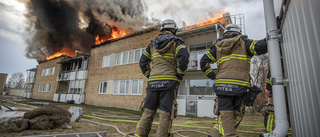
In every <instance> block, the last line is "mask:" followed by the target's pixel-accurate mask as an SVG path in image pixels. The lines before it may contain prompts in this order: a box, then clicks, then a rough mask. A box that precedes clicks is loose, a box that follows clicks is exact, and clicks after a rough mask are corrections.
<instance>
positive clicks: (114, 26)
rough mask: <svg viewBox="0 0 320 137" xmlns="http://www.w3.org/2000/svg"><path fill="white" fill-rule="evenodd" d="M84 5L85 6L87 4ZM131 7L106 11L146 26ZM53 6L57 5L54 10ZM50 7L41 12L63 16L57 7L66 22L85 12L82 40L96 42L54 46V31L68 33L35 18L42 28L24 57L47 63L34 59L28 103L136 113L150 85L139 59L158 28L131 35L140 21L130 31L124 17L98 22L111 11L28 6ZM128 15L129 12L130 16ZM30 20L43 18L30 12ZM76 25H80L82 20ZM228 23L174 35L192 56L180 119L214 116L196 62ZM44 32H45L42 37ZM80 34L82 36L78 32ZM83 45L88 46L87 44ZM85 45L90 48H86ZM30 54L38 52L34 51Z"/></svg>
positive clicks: (66, 4) (207, 84)
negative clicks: (117, 11)
mask: <svg viewBox="0 0 320 137" xmlns="http://www.w3.org/2000/svg"><path fill="white" fill-rule="evenodd" d="M86 2H87V4H88V3H90V2H91V1H90V2H89V1H85V3H86ZM135 2H136V4H135V5H136V6H137V7H136V8H134V9H135V10H133V9H126V8H124V7H125V6H124V5H126V4H129V5H130V4H132V3H130V2H125V3H121V2H115V3H114V2H113V3H112V2H111V3H108V2H107V3H108V4H109V6H110V5H115V6H119V5H120V7H122V9H123V10H122V11H121V13H122V15H127V16H126V17H131V18H134V19H135V20H137V19H138V20H139V19H140V20H142V22H144V18H142V17H140V16H134V15H141V13H140V12H141V11H140V9H139V0H136V1H135ZM57 3H58V5H55V4H57ZM93 3H95V2H93ZM48 4H49V5H52V4H53V6H51V7H48V8H47V9H43V10H45V11H47V10H49V11H47V12H48V14H49V13H51V12H52V11H55V10H61V9H60V8H61V6H63V9H64V10H68V12H70V13H67V15H66V16H71V15H74V16H80V15H79V14H77V13H78V12H76V11H77V10H85V11H86V12H81V13H85V14H84V15H85V16H84V15H82V16H81V17H85V18H82V19H88V22H89V23H88V24H87V27H85V32H86V35H88V34H90V35H89V36H85V37H86V38H87V37H90V38H91V39H92V40H94V41H92V40H86V39H82V37H84V35H82V36H80V37H77V36H76V35H73V34H70V35H69V34H68V36H67V37H65V38H63V39H62V40H61V41H60V42H58V41H59V40H60V39H59V38H60V35H59V36H55V35H56V33H54V34H52V35H51V31H53V32H57V31H58V32H59V33H61V34H63V33H62V32H64V31H69V30H68V29H67V30H64V29H63V28H60V27H61V26H59V24H61V22H60V23H59V21H58V23H57V24H55V23H53V22H54V21H52V22H49V23H50V24H51V25H43V24H42V22H45V23H47V22H48V21H45V20H43V19H42V18H41V16H40V17H39V15H38V16H37V20H36V24H35V25H36V26H37V25H40V26H38V30H37V31H36V32H37V33H35V36H34V37H33V39H32V40H33V42H32V43H30V44H29V47H28V48H27V54H28V55H30V56H32V57H34V58H37V56H33V55H45V56H44V57H46V59H44V61H40V59H42V58H43V57H42V56H41V57H40V58H37V59H38V60H39V65H38V68H37V73H36V77H35V83H34V88H33V95H32V97H33V98H37V99H46V100H53V101H56V102H68V101H72V102H74V103H77V104H80V103H85V104H91V105H101V106H112V107H122V108H130V109H137V108H138V107H139V105H140V103H141V101H142V99H143V98H144V97H145V95H146V91H145V89H146V86H147V81H148V79H147V78H145V76H144V75H143V74H142V73H141V70H140V67H139V59H140V56H141V55H142V53H143V51H144V49H145V47H146V46H147V45H148V43H149V42H150V40H152V39H153V38H155V37H156V36H157V35H158V34H159V26H156V25H153V27H148V28H147V29H143V30H141V31H137V30H135V28H136V27H137V26H135V25H137V24H138V26H139V27H140V28H141V24H143V25H145V24H144V23H141V21H137V22H135V25H133V24H130V23H129V22H126V18H124V17H123V16H115V14H111V15H109V14H108V17H109V20H108V21H105V22H101V19H100V18H96V17H101V18H102V17H104V16H106V15H105V14H107V13H109V12H110V11H103V10H102V11H101V10H99V8H98V9H95V10H93V8H92V7H91V6H92V5H91V4H89V6H85V5H82V4H83V3H75V2H73V1H54V0H53V1H46V0H44V1H41V2H35V1H32V0H31V5H32V6H37V5H38V6H39V5H41V6H40V7H38V8H40V9H41V7H42V8H43V7H46V5H48ZM77 4H78V6H80V8H79V9H77V10H76V9H75V6H76V5H77ZM95 4H97V3H95ZM104 4H106V3H104ZM90 5H91V6H90ZM82 6H84V7H82ZM95 8H97V7H95ZM50 9H51V10H50ZM127 10H130V12H129V11H127ZM132 10H133V11H132ZM47 12H45V13H47ZM113 12H115V11H113ZM33 14H44V13H42V12H37V11H36V10H34V13H33ZM33 14H32V15H33ZM69 14H70V15H69ZM57 15H59V14H57ZM50 17H51V16H50ZM62 17H64V16H62ZM120 17H123V18H120ZM110 19H111V20H110ZM78 21H79V22H81V19H80V20H78ZM79 22H78V23H79ZM230 23H231V19H230V15H229V14H228V13H226V14H225V13H224V12H222V13H221V14H220V15H216V16H215V17H213V18H207V19H206V20H204V21H202V22H198V24H196V25H194V26H189V27H185V28H181V29H179V30H178V32H177V36H179V37H181V38H182V39H183V40H184V41H185V45H186V46H187V48H188V50H189V51H190V55H191V56H190V59H189V60H190V63H189V66H188V70H187V72H186V75H185V78H184V80H183V81H181V86H180V90H179V92H178V100H177V101H178V103H179V106H180V107H179V110H178V114H179V115H189V116H210V117H213V114H212V110H208V108H213V106H212V105H213V98H214V97H215V94H214V92H213V90H212V84H213V81H212V80H209V79H208V78H207V77H206V76H205V75H203V74H202V72H201V70H200V65H199V60H200V58H201V56H202V55H203V54H204V52H205V51H206V50H208V49H209V48H210V46H211V45H212V44H213V43H214V42H215V40H216V39H217V38H218V37H220V36H222V33H223V31H224V27H225V26H226V25H228V24H230ZM139 24H140V25H139ZM46 26H54V28H50V27H49V28H47V29H43V27H46ZM55 27H57V28H55ZM36 28H37V27H36ZM44 30H46V31H45V32H43V31H44ZM80 30H83V29H80ZM70 31H72V32H81V31H75V30H70ZM59 33H58V34H59ZM68 33H69V32H68ZM42 34H48V35H42ZM79 34H84V33H82V32H81V33H79ZM39 36H45V37H44V38H43V40H42V41H39V40H38V39H39V38H41V37H39ZM71 37H72V38H71ZM56 38H57V39H56ZM74 39H79V40H74ZM64 41H66V42H64ZM83 41H84V42H83ZM41 42H42V43H41ZM86 42H89V44H88V43H86ZM90 43H91V44H90ZM93 44H94V45H93ZM88 45H93V46H92V47H90V46H89V48H88ZM37 46H38V47H37ZM43 46H44V47H43ZM51 47H52V48H51ZM34 48H35V49H37V50H35V51H34V50H33V49H34ZM50 48H51V49H52V50H51V51H49V50H47V49H50ZM28 49H30V51H28ZM45 49H46V50H45ZM77 49H79V50H80V51H81V52H83V53H86V54H82V55H80V56H77V55H75V52H74V51H77ZM38 52H39V53H38ZM47 53H48V54H47ZM212 68H213V69H216V65H214V64H213V65H212Z"/></svg>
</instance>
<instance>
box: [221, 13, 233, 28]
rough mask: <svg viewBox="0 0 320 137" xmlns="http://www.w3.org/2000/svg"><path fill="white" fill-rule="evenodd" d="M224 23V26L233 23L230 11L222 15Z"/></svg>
mask: <svg viewBox="0 0 320 137" xmlns="http://www.w3.org/2000/svg"><path fill="white" fill-rule="evenodd" d="M222 18H223V19H222V25H223V27H227V26H228V25H229V24H231V18H230V13H229V12H228V13H225V14H223V15H222Z"/></svg>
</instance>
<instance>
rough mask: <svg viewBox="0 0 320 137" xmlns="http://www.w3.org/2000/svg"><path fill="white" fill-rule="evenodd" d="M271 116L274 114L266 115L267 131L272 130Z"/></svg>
mask: <svg viewBox="0 0 320 137" xmlns="http://www.w3.org/2000/svg"><path fill="white" fill-rule="evenodd" d="M273 116H274V115H273V114H269V116H268V123H267V132H271V131H272V123H273Z"/></svg>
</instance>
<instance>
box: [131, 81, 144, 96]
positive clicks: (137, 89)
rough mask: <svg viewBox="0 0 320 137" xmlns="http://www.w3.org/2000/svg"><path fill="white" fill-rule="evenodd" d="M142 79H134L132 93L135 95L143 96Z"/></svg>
mask: <svg viewBox="0 0 320 137" xmlns="http://www.w3.org/2000/svg"><path fill="white" fill-rule="evenodd" d="M142 82H143V81H142V79H134V80H132V88H131V89H132V91H131V94H133V95H142Z"/></svg>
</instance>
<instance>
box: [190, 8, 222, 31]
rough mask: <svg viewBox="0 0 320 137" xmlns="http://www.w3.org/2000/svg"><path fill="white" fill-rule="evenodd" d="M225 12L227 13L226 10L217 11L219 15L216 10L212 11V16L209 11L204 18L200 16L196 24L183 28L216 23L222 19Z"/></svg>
mask: <svg viewBox="0 0 320 137" xmlns="http://www.w3.org/2000/svg"><path fill="white" fill-rule="evenodd" d="M225 13H227V12H226V11H221V12H220V13H219V16H217V12H213V13H212V14H213V17H211V15H210V14H209V13H207V17H206V18H205V19H204V18H201V19H200V20H198V21H197V24H196V25H193V26H189V27H186V28H185V30H190V29H194V28H198V27H202V26H206V25H210V24H214V23H217V22H218V21H222V19H223V18H222V17H223V14H225Z"/></svg>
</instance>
